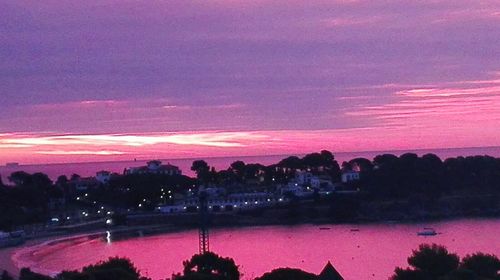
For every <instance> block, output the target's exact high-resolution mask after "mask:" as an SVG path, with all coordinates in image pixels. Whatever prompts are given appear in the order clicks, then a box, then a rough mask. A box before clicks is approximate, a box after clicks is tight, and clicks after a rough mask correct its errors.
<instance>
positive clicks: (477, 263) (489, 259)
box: [460, 253, 500, 279]
mask: <svg viewBox="0 0 500 280" xmlns="http://www.w3.org/2000/svg"><path fill="white" fill-rule="evenodd" d="M460 267H461V268H463V269H467V270H470V271H472V272H474V273H475V274H476V275H478V276H480V277H483V278H488V279H498V278H500V277H499V276H500V275H499V274H498V272H499V271H500V260H499V259H498V257H497V256H494V255H489V254H483V253H476V254H473V255H467V256H465V257H464V258H463V260H462V263H461V264H460ZM495 277H497V278H495Z"/></svg>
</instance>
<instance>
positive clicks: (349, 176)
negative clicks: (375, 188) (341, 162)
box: [341, 170, 359, 183]
mask: <svg viewBox="0 0 500 280" xmlns="http://www.w3.org/2000/svg"><path fill="white" fill-rule="evenodd" d="M341 177H342V183H349V182H353V181H358V180H359V172H357V171H354V170H343V171H342V175H341Z"/></svg>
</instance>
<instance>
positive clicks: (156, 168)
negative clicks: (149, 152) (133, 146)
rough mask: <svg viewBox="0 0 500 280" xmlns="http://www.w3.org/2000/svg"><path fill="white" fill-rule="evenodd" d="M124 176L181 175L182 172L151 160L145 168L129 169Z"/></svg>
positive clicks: (172, 166)
mask: <svg viewBox="0 0 500 280" xmlns="http://www.w3.org/2000/svg"><path fill="white" fill-rule="evenodd" d="M123 173H124V174H125V175H130V174H162V175H170V176H173V175H181V174H182V172H181V170H180V169H179V167H177V166H175V165H171V164H169V163H167V164H161V161H159V160H151V161H148V162H147V165H146V166H140V167H129V168H126V169H125V170H124V172H123Z"/></svg>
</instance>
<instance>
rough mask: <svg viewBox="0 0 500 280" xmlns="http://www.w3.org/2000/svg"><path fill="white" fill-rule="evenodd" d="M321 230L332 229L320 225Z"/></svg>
mask: <svg viewBox="0 0 500 280" xmlns="http://www.w3.org/2000/svg"><path fill="white" fill-rule="evenodd" d="M319 230H330V228H329V227H320V228H319Z"/></svg>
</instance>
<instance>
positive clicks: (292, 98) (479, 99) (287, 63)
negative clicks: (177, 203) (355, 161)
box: [0, 1, 500, 164]
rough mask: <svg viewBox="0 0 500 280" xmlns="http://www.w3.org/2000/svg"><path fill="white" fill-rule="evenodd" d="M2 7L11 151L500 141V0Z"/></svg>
mask: <svg viewBox="0 0 500 280" xmlns="http://www.w3.org/2000/svg"><path fill="white" fill-rule="evenodd" d="M2 6H3V7H2V9H0V26H1V28H2V29H1V30H0V31H1V33H2V41H3V47H2V48H1V49H0V61H1V62H0V66H1V67H0V72H1V75H0V84H1V85H2V86H1V87H0V104H2V114H1V115H0V164H5V163H6V162H21V163H49V162H72V161H103V160H122V159H123V160H130V159H132V158H137V157H139V158H148V157H149V158H181V157H188V158H191V157H209V156H238V155H265V154H273V155H274V154H290V153H294V154H298V153H307V152H311V151H317V150H320V149H329V150H332V151H333V152H344V151H369V150H371V151H373V150H395V149H422V148H447V147H483V146H498V145H500V132H499V130H498V127H499V125H500V60H499V58H500V49H499V48H498V42H499V40H500V29H499V28H498V25H499V24H500V6H499V5H498V3H495V1H481V2H478V3H476V2H470V1H454V2H445V1H432V2H431V3H416V2H399V3H386V2H384V1H316V2H314V3H308V4H307V5H305V4H304V2H302V1H252V3H250V2H239V1H213V2H207V3H203V4H200V3H198V4H194V3H189V1H187V2H186V1H168V2H155V3H154V4H151V5H143V4H142V3H139V2H135V1H134V2H126V3H120V4H118V3H117V2H115V1H76V2H71V3H69V2H68V3H60V2H54V1H42V2H29V1H28V2H25V1H14V2H8V3H3V4H2ZM54 31H55V32H54ZM445 37H446V42H444V41H443V40H444V39H443V38H445Z"/></svg>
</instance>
